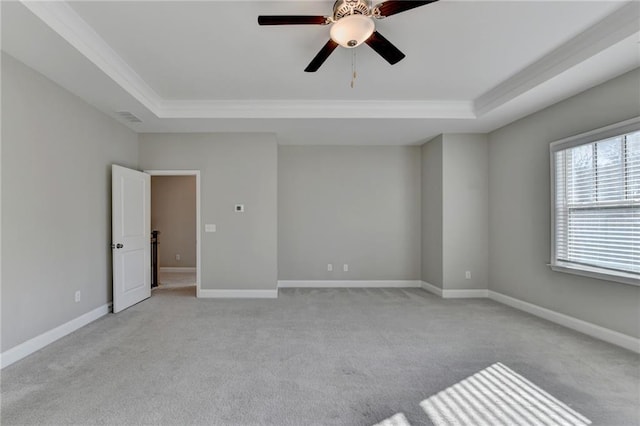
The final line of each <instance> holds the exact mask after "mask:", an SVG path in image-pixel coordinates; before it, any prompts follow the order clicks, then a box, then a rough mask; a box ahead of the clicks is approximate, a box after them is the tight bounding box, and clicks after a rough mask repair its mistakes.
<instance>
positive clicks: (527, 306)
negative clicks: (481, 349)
mask: <svg viewBox="0 0 640 426" xmlns="http://www.w3.org/2000/svg"><path fill="white" fill-rule="evenodd" d="M489 298H490V299H492V300H495V301H496V302H500V303H503V304H505V305H508V306H511V307H512V308H516V309H519V310H521V311H524V312H528V313H530V314H532V315H535V316H537V317H540V318H543V319H546V320H548V321H551V322H554V323H556V324H560V325H562V326H564V327H567V328H570V329H572V330H576V331H579V332H580V333H584V334H586V335H589V336H591V337H595V338H596V339H600V340H604V341H605V342H608V343H611V344H614V345H617V346H621V347H623V348H625V349H628V350H630V351H633V352H635V353H640V339H637V338H635V337H632V336H628V335H626V334H622V333H619V332H617V331H614V330H611V329H608V328H604V327H601V326H599V325H596V324H593V323H590V322H587V321H583V320H580V319H578V318H574V317H571V316H569V315H565V314H561V313H560V312H556V311H552V310H551V309H547V308H543V307H542V306H538V305H534V304H533V303H529V302H525V301H523V300H519V299H516V298H513V297H510V296H506V295H504V294H502V293H498V292H495V291H491V290H490V291H489Z"/></svg>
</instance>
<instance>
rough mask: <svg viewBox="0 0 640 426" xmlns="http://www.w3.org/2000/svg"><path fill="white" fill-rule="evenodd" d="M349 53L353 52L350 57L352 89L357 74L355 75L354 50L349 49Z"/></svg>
mask: <svg viewBox="0 0 640 426" xmlns="http://www.w3.org/2000/svg"><path fill="white" fill-rule="evenodd" d="M351 51H352V52H353V55H352V56H351V72H352V74H351V88H352V89H353V87H354V86H355V84H356V77H357V76H358V74H357V73H356V49H351Z"/></svg>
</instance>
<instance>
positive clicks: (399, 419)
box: [373, 413, 411, 426]
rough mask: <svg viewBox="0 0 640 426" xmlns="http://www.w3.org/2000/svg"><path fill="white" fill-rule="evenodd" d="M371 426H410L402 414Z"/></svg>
mask: <svg viewBox="0 0 640 426" xmlns="http://www.w3.org/2000/svg"><path fill="white" fill-rule="evenodd" d="M373 426H411V425H410V424H409V421H408V420H407V418H406V417H405V415H404V414H402V413H398V414H395V415H393V416H391V417H389V418H388V419H384V420H383V421H381V422H380V423H376V424H375V425H373Z"/></svg>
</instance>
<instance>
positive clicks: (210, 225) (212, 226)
mask: <svg viewBox="0 0 640 426" xmlns="http://www.w3.org/2000/svg"><path fill="white" fill-rule="evenodd" d="M204 232H216V225H215V224H213V223H207V224H205V225H204Z"/></svg>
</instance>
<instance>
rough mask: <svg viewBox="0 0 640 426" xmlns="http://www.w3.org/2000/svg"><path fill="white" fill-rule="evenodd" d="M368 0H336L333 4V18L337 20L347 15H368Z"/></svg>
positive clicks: (369, 4) (369, 5) (369, 2)
mask: <svg viewBox="0 0 640 426" xmlns="http://www.w3.org/2000/svg"><path fill="white" fill-rule="evenodd" d="M370 11H371V1H370V0H337V1H336V2H335V3H334V5H333V20H334V21H338V20H339V19H342V18H344V17H345V16H349V15H364V16H369V14H370Z"/></svg>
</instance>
